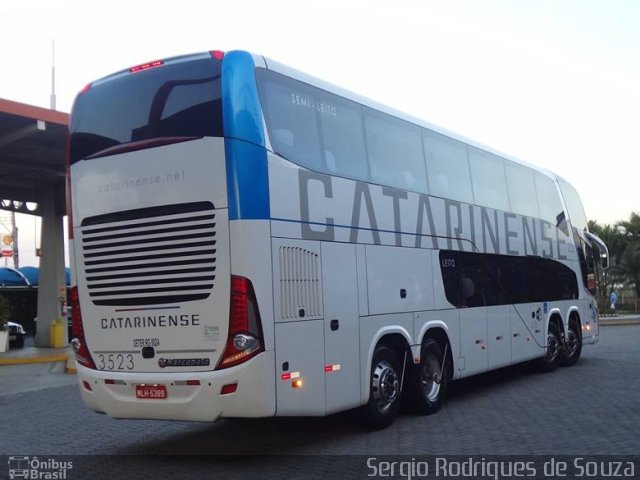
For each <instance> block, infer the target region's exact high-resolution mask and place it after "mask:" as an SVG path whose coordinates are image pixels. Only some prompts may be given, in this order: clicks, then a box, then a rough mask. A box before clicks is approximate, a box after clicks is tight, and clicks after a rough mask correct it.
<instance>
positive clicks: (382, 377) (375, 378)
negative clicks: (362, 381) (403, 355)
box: [371, 360, 400, 412]
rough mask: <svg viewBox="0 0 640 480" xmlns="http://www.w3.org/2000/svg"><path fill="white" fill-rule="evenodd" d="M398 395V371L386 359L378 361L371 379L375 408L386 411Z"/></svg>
mask: <svg viewBox="0 0 640 480" xmlns="http://www.w3.org/2000/svg"><path fill="white" fill-rule="evenodd" d="M399 395H400V380H399V378H398V372H396V370H395V368H393V365H391V363H389V362H388V361H386V360H382V361H380V362H378V364H377V365H376V368H375V369H374V370H373V375H372V379H371V396H372V398H373V402H374V403H375V405H376V407H377V409H378V410H379V411H380V412H386V411H387V410H389V408H391V406H392V405H393V404H394V402H395V401H396V400H397V399H398V396H399Z"/></svg>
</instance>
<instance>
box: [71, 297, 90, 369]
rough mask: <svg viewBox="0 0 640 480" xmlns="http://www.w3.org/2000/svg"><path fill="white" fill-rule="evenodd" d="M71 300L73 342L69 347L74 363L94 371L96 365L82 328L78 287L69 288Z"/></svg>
mask: <svg viewBox="0 0 640 480" xmlns="http://www.w3.org/2000/svg"><path fill="white" fill-rule="evenodd" d="M69 297H70V299H71V334H72V335H73V340H72V342H71V345H72V347H73V351H74V353H75V354H76V361H77V362H78V363H79V364H80V365H83V366H85V367H87V368H93V369H94V370H95V368H96V364H95V363H93V359H92V358H91V354H90V353H89V349H88V348H87V342H86V340H85V338H84V327H83V326H82V313H81V312H80V298H79V297H78V287H71V291H70V292H69Z"/></svg>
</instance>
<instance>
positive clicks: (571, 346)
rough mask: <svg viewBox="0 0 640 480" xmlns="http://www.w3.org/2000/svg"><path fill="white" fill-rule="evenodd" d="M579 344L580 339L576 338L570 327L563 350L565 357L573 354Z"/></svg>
mask: <svg viewBox="0 0 640 480" xmlns="http://www.w3.org/2000/svg"><path fill="white" fill-rule="evenodd" d="M579 346H580V340H579V339H578V335H577V334H576V332H575V331H574V330H573V329H572V328H570V329H569V332H568V333H567V340H566V344H565V351H566V353H565V355H566V356H567V357H572V356H574V355H575V354H576V352H577V351H578V347H579Z"/></svg>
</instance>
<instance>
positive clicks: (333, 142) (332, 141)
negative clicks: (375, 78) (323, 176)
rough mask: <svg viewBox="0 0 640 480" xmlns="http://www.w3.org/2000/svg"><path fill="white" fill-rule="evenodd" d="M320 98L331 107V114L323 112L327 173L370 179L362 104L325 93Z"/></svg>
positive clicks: (321, 116) (322, 129)
mask: <svg viewBox="0 0 640 480" xmlns="http://www.w3.org/2000/svg"><path fill="white" fill-rule="evenodd" d="M319 99H320V101H321V102H322V103H321V104H324V105H331V106H332V108H331V111H330V112H329V113H326V112H325V113H323V112H322V111H320V113H319V114H318V115H319V117H320V129H321V136H322V140H323V143H324V155H325V164H326V168H327V171H328V172H329V173H331V174H337V175H344V176H347V177H355V178H359V179H367V178H368V177H369V172H368V168H367V155H366V151H365V148H364V133H363V126H362V109H361V107H360V105H358V104H356V103H354V102H350V101H349V100H345V99H343V98H340V97H337V96H335V95H330V94H327V93H325V92H322V93H321V94H320V95H319Z"/></svg>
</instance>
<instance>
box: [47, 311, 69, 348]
mask: <svg viewBox="0 0 640 480" xmlns="http://www.w3.org/2000/svg"><path fill="white" fill-rule="evenodd" d="M64 326H65V325H64V322H63V321H62V320H60V319H59V318H58V319H56V320H51V324H50V326H49V345H50V346H51V348H63V347H66V345H65V344H64Z"/></svg>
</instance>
